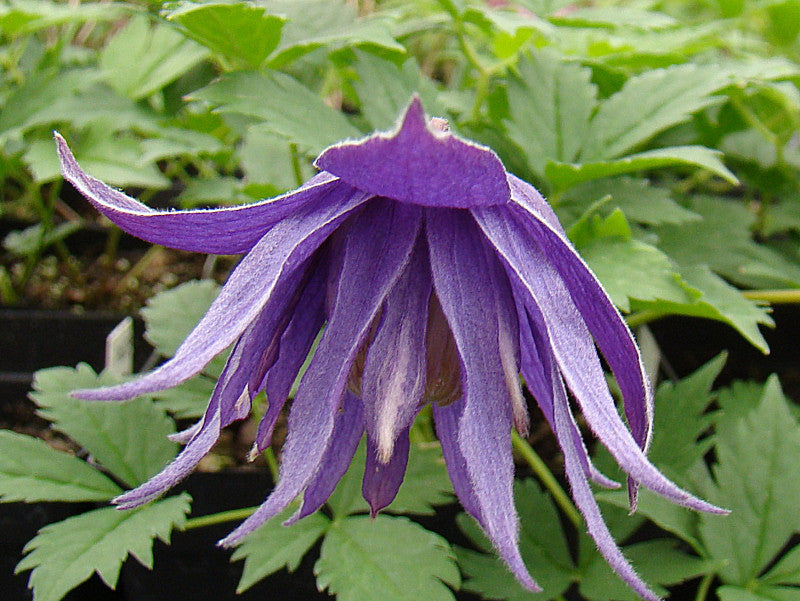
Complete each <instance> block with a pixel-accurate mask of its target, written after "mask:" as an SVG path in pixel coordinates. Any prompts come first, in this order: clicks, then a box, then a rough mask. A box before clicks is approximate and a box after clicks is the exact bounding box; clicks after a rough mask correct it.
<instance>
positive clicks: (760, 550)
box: [700, 376, 800, 586]
mask: <svg viewBox="0 0 800 601" xmlns="http://www.w3.org/2000/svg"><path fill="white" fill-rule="evenodd" d="M716 456H717V463H716V465H714V466H713V473H714V477H715V479H716V483H714V484H709V485H708V488H709V490H707V491H705V494H706V497H707V498H708V499H709V500H710V501H711V502H713V503H715V504H718V505H721V506H723V507H726V508H727V509H730V510H731V514H730V515H729V516H726V517H721V516H710V515H706V514H702V515H701V516H700V532H701V535H702V537H703V541H704V543H705V545H706V548H707V549H708V552H709V554H710V556H711V557H712V558H713V559H715V560H716V561H717V562H719V564H720V567H719V574H720V577H721V578H722V580H723V581H724V582H725V583H728V584H739V585H743V586H744V585H748V584H749V583H751V582H752V580H753V579H755V578H757V577H758V575H759V574H760V573H761V572H762V571H763V570H764V568H765V567H766V566H767V565H769V564H770V563H771V562H772V561H774V558H775V556H776V554H777V553H778V552H779V551H780V550H781V549H782V548H783V547H784V545H785V544H786V542H787V541H788V540H789V539H790V537H791V536H792V534H793V533H794V532H796V531H797V530H799V529H800V516H799V515H798V512H797V499H798V498H800V474H798V471H797V469H796V467H797V465H798V463H800V426H798V424H797V422H796V421H795V419H794V417H793V416H792V414H791V412H790V411H789V407H788V405H787V401H786V398H785V397H784V396H783V393H782V392H781V389H780V386H779V384H778V380H777V377H775V376H773V377H771V378H770V379H769V381H768V382H767V384H766V385H765V386H764V389H763V395H762V397H761V401H760V404H759V405H758V407H756V408H755V409H753V410H752V411H750V412H749V413H748V414H747V415H745V416H743V417H741V418H740V419H738V420H731V421H730V422H728V424H727V427H719V428H718V429H717V434H716Z"/></svg>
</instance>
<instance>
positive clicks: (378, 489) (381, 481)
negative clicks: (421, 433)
mask: <svg viewBox="0 0 800 601" xmlns="http://www.w3.org/2000/svg"><path fill="white" fill-rule="evenodd" d="M408 450H409V440H408V428H406V429H405V430H403V431H402V432H401V433H400V435H399V436H398V437H397V440H396V441H395V444H394V452H393V453H392V455H391V457H389V461H384V460H383V457H381V456H380V455H379V453H380V451H379V449H378V447H377V445H376V444H375V443H373V442H372V441H371V440H370V439H369V438H367V461H366V465H365V466H364V482H363V484H362V485H361V494H362V495H363V496H364V500H365V501H366V502H367V503H368V504H369V508H370V515H371V516H372V517H373V518H374V517H375V516H377V515H378V512H380V510H381V509H383V508H384V507H387V506H388V505H389V504H390V503H391V502H392V501H394V498H395V497H396V496H397V491H398V490H400V485H401V484H402V483H403V476H405V474H406V466H407V465H408Z"/></svg>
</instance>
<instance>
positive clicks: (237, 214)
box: [55, 134, 343, 255]
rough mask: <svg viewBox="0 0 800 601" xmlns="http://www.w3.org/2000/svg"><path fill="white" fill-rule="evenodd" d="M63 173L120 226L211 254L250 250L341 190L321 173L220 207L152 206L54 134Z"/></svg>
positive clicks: (150, 238)
mask: <svg viewBox="0 0 800 601" xmlns="http://www.w3.org/2000/svg"><path fill="white" fill-rule="evenodd" d="M55 138H56V143H57V147H58V156H59V159H60V160H61V171H62V173H63V174H64V179H66V180H67V181H68V182H69V183H71V184H72V185H73V186H74V187H75V189H76V190H78V192H80V193H81V194H83V195H84V196H85V197H86V199H87V200H88V201H89V202H91V203H92V205H94V207H95V208H96V209H97V210H98V211H100V212H101V213H103V214H104V215H105V216H106V217H108V218H109V219H110V220H111V221H113V222H114V223H116V224H117V225H118V226H119V227H121V228H122V229H123V230H125V231H126V232H128V233H129V234H132V235H134V236H136V237H137V238H141V239H142V240H147V241H148V242H153V243H154V244H161V245H163V246H167V247H169V248H177V249H180V250H188V251H194V252H203V253H211V254H215V255H237V254H241V253H246V252H248V251H249V250H250V249H251V248H252V247H253V246H254V245H255V244H256V242H258V240H259V239H260V238H261V237H262V236H263V235H264V232H265V231H266V230H267V229H269V228H271V227H272V226H274V225H275V224H276V223H278V222H279V221H281V220H282V219H285V218H286V217H289V216H290V215H292V214H293V213H294V212H295V211H297V210H299V209H300V207H302V206H303V205H304V204H306V203H308V202H311V201H314V200H315V199H319V198H323V197H325V196H326V195H328V194H331V193H335V192H337V191H341V190H342V188H343V184H342V183H341V182H337V180H336V178H335V177H334V176H332V175H330V174H327V173H320V174H319V175H317V176H315V177H314V178H312V179H311V180H309V181H308V182H306V183H305V184H304V185H303V186H302V187H301V188H299V189H297V190H294V191H293V192H289V193H287V194H284V195H283V196H278V197H277V198H272V199H269V200H265V201H262V202H258V203H254V204H249V205H242V206H235V207H222V208H218V209H202V210H194V211H156V210H154V209H151V208H150V207H148V206H146V205H143V204H142V203H140V202H138V201H137V200H134V199H133V198H131V197H130V196H127V195H126V194H123V193H122V192H120V191H119V190H115V189H114V188H111V187H110V186H107V185H106V184H104V183H103V182H101V181H100V180H98V179H95V178H93V177H92V176H90V175H87V174H86V173H84V172H83V171H82V170H81V168H80V166H79V165H78V163H77V161H76V160H75V157H74V156H72V153H71V152H70V150H69V147H68V146H67V143H66V142H65V141H64V138H62V137H61V136H60V135H58V134H55Z"/></svg>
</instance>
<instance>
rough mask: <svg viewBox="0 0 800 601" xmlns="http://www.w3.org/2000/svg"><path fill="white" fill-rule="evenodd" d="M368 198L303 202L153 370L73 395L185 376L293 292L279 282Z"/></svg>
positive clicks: (112, 392)
mask: <svg viewBox="0 0 800 601" xmlns="http://www.w3.org/2000/svg"><path fill="white" fill-rule="evenodd" d="M368 198H369V197H368V196H366V195H364V194H362V193H358V192H357V193H355V194H354V195H345V196H343V197H341V198H338V199H336V200H337V202H335V203H333V202H329V201H330V200H332V199H326V202H324V203H321V204H316V203H313V204H314V206H313V207H312V206H306V207H304V208H303V210H301V211H299V212H298V213H297V214H296V215H293V216H292V217H290V218H287V219H285V220H283V221H281V222H280V223H278V224H277V225H276V226H275V227H273V228H272V229H271V230H269V232H267V233H266V234H265V235H264V237H263V238H262V239H261V240H259V242H258V244H256V245H255V246H254V247H253V249H252V250H251V251H250V252H249V253H248V254H247V255H246V256H245V257H244V259H242V262H241V263H239V265H238V266H237V267H236V269H235V270H234V271H233V273H232V274H231V276H230V278H229V279H228V282H227V283H226V284H225V286H223V288H222V291H221V292H220V294H219V296H218V297H217V298H216V300H215V301H214V302H213V303H212V305H211V307H210V308H209V310H208V312H207V313H206V314H205V315H204V316H203V319H201V320H200V323H199V324H197V326H196V327H195V329H194V330H192V333H191V334H189V336H188V337H187V338H186V340H184V341H183V344H181V346H180V347H179V348H178V350H177V351H176V352H175V355H174V356H173V357H172V359H170V360H169V361H167V362H166V363H164V364H163V365H162V366H160V367H159V368H158V369H156V370H154V371H152V372H150V373H148V374H146V375H144V376H142V377H140V378H138V379H135V380H132V381H130V382H126V383H124V384H120V385H118V386H111V387H108V388H98V389H95V390H79V391H76V392H75V393H73V394H74V395H75V396H77V397H79V398H85V399H89V400H121V399H128V398H132V397H134V396H138V395H140V394H145V393H148V392H155V391H157V390H164V389H166V388H171V387H173V386H176V385H178V384H180V383H181V382H184V381H186V380H188V379H189V378H190V377H192V376H193V375H195V374H197V373H199V372H200V370H202V369H203V368H204V367H205V366H206V365H207V364H208V362H209V361H211V360H212V359H213V358H214V357H215V356H216V355H218V354H219V353H221V352H222V351H223V350H225V348H227V347H228V345H230V344H231V343H232V342H233V341H234V340H236V339H237V338H238V337H239V335H240V334H241V333H242V332H243V331H244V330H245V328H247V326H248V325H250V323H252V321H253V320H254V319H255V318H256V317H257V316H258V315H259V313H261V312H262V311H263V310H264V307H265V305H266V304H267V303H268V302H270V303H271V304H272V305H273V306H274V307H275V308H279V307H281V306H283V305H284V304H286V303H288V302H289V297H290V296H293V295H294V294H295V292H296V290H295V289H294V288H293V287H289V286H280V283H281V282H284V281H286V279H287V278H291V277H292V274H293V272H294V271H295V270H296V269H297V268H298V267H301V266H302V265H303V264H304V263H305V261H306V260H307V259H308V258H309V257H310V256H311V255H312V254H313V253H314V251H316V250H317V248H318V247H319V246H320V244H322V242H323V241H324V240H325V238H326V237H327V236H328V235H330V233H331V232H332V231H334V230H335V229H336V228H337V227H338V226H339V225H340V224H341V222H342V221H344V219H345V218H346V217H347V216H348V215H350V214H352V213H353V212H354V211H355V210H356V209H358V207H360V206H361V205H362V204H363V203H364V202H365V201H366V200H367V199H368Z"/></svg>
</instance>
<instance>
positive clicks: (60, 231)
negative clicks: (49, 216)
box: [3, 221, 81, 257]
mask: <svg viewBox="0 0 800 601" xmlns="http://www.w3.org/2000/svg"><path fill="white" fill-rule="evenodd" d="M80 228H81V224H80V223H79V222H78V221H67V222H66V223H61V224H59V225H57V226H56V227H54V228H53V229H51V230H50V231H49V232H47V233H42V230H43V226H42V224H41V223H37V224H36V225H32V226H30V227H27V228H25V229H24V230H22V231H17V232H10V233H9V234H8V235H7V236H6V237H5V238H4V239H3V247H4V248H5V249H6V250H7V251H9V252H12V253H14V254H15V255H17V256H20V257H27V256H31V255H34V254H36V253H37V252H39V251H41V250H43V249H46V248H47V247H48V246H50V245H51V244H54V243H56V242H59V241H60V240H64V239H65V238H66V237H67V236H69V235H70V234H72V233H73V232H75V231H76V230H79V229H80Z"/></svg>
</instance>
